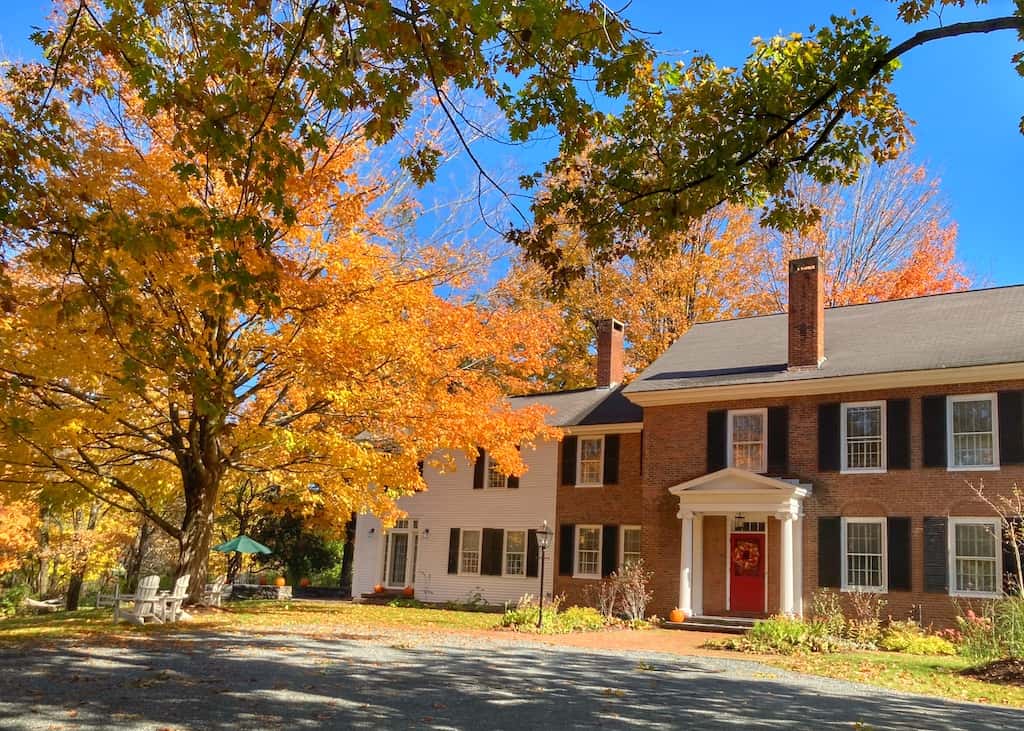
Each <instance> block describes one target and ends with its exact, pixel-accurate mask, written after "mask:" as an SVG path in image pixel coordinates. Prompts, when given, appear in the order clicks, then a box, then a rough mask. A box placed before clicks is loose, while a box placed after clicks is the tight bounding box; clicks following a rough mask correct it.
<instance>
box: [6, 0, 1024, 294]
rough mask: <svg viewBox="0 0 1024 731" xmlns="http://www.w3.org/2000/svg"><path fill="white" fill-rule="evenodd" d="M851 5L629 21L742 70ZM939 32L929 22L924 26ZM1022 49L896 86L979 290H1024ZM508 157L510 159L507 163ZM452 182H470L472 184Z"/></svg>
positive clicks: (919, 61) (937, 60)
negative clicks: (1015, 62) (777, 40)
mask: <svg viewBox="0 0 1024 731" xmlns="http://www.w3.org/2000/svg"><path fill="white" fill-rule="evenodd" d="M612 4H613V5H614V3H612ZM849 4H850V3H844V2H841V1H840V0H816V1H811V0H785V2H764V1H763V0H759V1H752V0H735V1H734V2H729V3H726V2H701V3H695V2H679V0H675V1H673V0H634V2H633V4H632V5H631V6H630V7H629V8H628V10H627V11H626V15H627V16H628V17H629V18H630V20H632V21H633V23H634V24H635V25H636V26H637V27H639V28H641V29H644V30H649V31H660V35H657V36H654V37H653V39H652V40H653V42H654V43H655V45H656V46H657V47H658V48H659V49H660V50H662V51H663V52H665V53H667V54H673V55H678V56H679V57H681V58H685V57H686V55H687V54H689V53H692V52H694V51H704V52H708V53H711V54H712V55H713V56H714V57H715V58H716V59H717V60H718V62H719V63H722V64H731V65H738V64H740V63H741V62H742V61H743V59H744V58H745V56H746V55H747V52H748V50H749V47H750V46H749V44H750V39H751V38H752V37H754V36H757V35H760V36H769V35H773V34H776V33H784V34H785V33H790V32H794V31H799V32H804V31H806V30H807V27H808V25H810V24H812V23H816V24H819V25H820V24H823V23H825V22H827V20H828V15H829V14H830V13H847V12H849ZM49 7H50V3H49V2H48V1H47V0H6V2H4V7H3V17H2V19H0V56H6V57H11V58H24V57H26V56H29V55H35V51H34V49H33V47H32V46H31V44H29V43H28V41H27V35H28V33H29V32H30V30H31V27H32V26H34V25H42V24H44V22H45V16H46V13H47V12H48V10H49ZM857 10H858V11H859V12H860V13H862V14H869V15H871V16H872V17H873V18H874V19H875V21H876V22H877V23H878V24H879V25H880V26H881V27H882V28H883V29H884V30H885V31H886V32H887V33H889V35H891V36H892V37H893V39H894V40H896V41H897V42H898V41H900V40H903V39H904V38H905V37H907V36H909V35H911V34H912V33H913V32H914V30H916V29H915V28H909V27H907V26H905V25H903V24H902V23H900V22H898V21H897V19H896V13H895V5H894V4H891V3H888V2H884V1H882V0H873V1H871V2H864V3H860V4H858V5H857ZM1011 12H1012V2H1009V1H1008V0H995V1H994V2H992V3H991V4H990V5H989V6H988V7H987V8H982V10H981V11H980V12H979V11H975V10H968V11H960V10H957V9H950V10H948V11H947V12H946V14H945V17H944V18H943V20H944V22H945V23H947V24H948V23H952V22H957V21H960V20H966V19H970V18H972V17H991V16H996V15H1008V14H1010V13H1011ZM937 23H938V21H936V20H934V19H933V20H931V21H928V22H926V23H923V24H922V25H921V27H932V26H934V25H937ZM1020 48H1021V45H1020V43H1019V42H1018V41H1017V39H1016V37H1015V34H1014V33H1012V32H1006V31H1003V32H1000V33H995V34H990V35H988V36H974V37H968V38H956V39H949V40H943V41H939V42H936V43H933V44H931V45H929V46H925V47H923V48H918V49H916V50H914V51H912V52H911V53H910V54H908V55H907V56H905V57H904V63H903V68H902V69H901V70H900V71H899V72H898V73H897V77H896V82H895V87H894V88H895V91H896V93H897V94H898V96H899V98H900V101H901V103H902V105H903V107H904V109H905V110H906V111H907V113H908V114H909V116H910V117H911V118H912V119H913V120H914V121H915V122H916V127H915V128H914V134H915V136H916V138H917V144H916V146H915V148H914V153H913V154H914V158H915V159H916V160H917V161H918V162H922V163H925V164H927V165H928V167H929V169H930V171H931V172H932V173H933V174H935V175H937V176H938V177H940V179H941V181H942V190H943V193H944V195H945V197H946V199H947V200H948V201H949V203H950V205H951V208H952V212H953V218H954V219H955V220H956V222H957V223H958V224H959V227H960V237H959V244H958V252H959V256H960V258H961V259H962V260H963V261H964V262H965V263H966V265H967V268H968V271H969V273H970V274H971V275H972V278H973V279H974V281H975V284H976V285H980V286H989V285H1000V284H1012V283H1019V282H1024V255H1022V253H1024V252H1022V248H1021V245H1020V239H1021V228H1022V222H1024V220H1022V219H1024V205H1022V203H1024V200H1022V196H1021V183H1022V182H1024V136H1022V135H1021V134H1020V132H1019V131H1018V124H1019V120H1020V117H1021V114H1024V79H1022V78H1021V77H1020V76H1018V75H1017V74H1016V72H1015V71H1014V70H1013V67H1012V65H1011V63H1010V57H1011V56H1012V55H1013V53H1015V52H1016V51H1017V50H1018V49H1020ZM543 152H544V149H543V147H541V148H539V149H534V150H533V151H518V152H517V151H514V150H513V151H512V152H511V153H510V152H509V151H508V149H507V148H504V150H494V151H489V154H488V155H487V157H488V158H489V159H492V160H494V162H495V163H496V164H497V165H498V167H506V166H514V167H519V166H518V165H516V164H515V161H514V160H513V159H511V158H512V157H513V156H514V157H516V158H518V160H519V162H520V163H521V162H522V160H523V159H531V158H532V159H540V157H541V155H542V154H543ZM524 153H525V154H524ZM500 155H506V156H508V157H509V158H510V159H507V160H501V159H500ZM455 177H457V178H462V179H463V180H464V179H465V174H464V173H463V174H458V175H456V176H455ZM463 185H464V183H463Z"/></svg>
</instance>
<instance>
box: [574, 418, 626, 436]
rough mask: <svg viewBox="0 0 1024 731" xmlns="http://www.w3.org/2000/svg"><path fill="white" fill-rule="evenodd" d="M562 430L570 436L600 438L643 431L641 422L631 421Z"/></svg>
mask: <svg viewBox="0 0 1024 731" xmlns="http://www.w3.org/2000/svg"><path fill="white" fill-rule="evenodd" d="M562 430H563V431H564V432H565V433H566V434H570V435H572V436H580V437H586V436H595V437H596V436H600V435H602V434H639V433H640V432H642V431H643V430H644V423H643V422H642V421H631V422H628V423H624V424H586V425H583V426H563V427H562Z"/></svg>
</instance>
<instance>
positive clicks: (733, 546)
mask: <svg viewBox="0 0 1024 731" xmlns="http://www.w3.org/2000/svg"><path fill="white" fill-rule="evenodd" d="M729 609H730V610H731V611H733V612H755V613H761V612H764V533H733V534H732V539H731V540H730V541H729Z"/></svg>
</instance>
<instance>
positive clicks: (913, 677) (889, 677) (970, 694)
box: [758, 652, 1024, 708]
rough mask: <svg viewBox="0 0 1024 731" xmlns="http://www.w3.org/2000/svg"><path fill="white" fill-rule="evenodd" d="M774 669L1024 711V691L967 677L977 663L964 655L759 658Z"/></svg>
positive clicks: (891, 653)
mask: <svg viewBox="0 0 1024 731" xmlns="http://www.w3.org/2000/svg"><path fill="white" fill-rule="evenodd" d="M758 659H759V660H761V661H762V662H764V663H766V664H768V665H774V666H776V667H781V668H785V669H786V670H793V671H796V672H800V673H808V674H811V675H823V676H825V677H828V678H837V679H840V680H852V681H856V682H860V683H868V684H870V685H878V686H881V687H883V688H891V689H893V690H899V691H903V692H905V693H920V694H922V695H931V696H939V697H941V698H950V699H953V700H958V701H971V702H974V703H997V704H1000V705H1006V706H1016V707H1018V708H1024V688H1021V687H1014V686H1008V685H1000V684H996V683H988V682H985V681H983V680H978V679H975V678H970V677H966V676H964V675H961V672H962V671H963V670H966V669H967V668H969V667H971V666H972V665H973V664H974V663H972V662H971V661H970V660H967V659H966V658H962V657H926V656H921V655H904V654H901V653H894V652H851V653H838V654H833V655H821V654H805V655H788V656H768V657H761V658H758Z"/></svg>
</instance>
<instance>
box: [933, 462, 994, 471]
mask: <svg viewBox="0 0 1024 731" xmlns="http://www.w3.org/2000/svg"><path fill="white" fill-rule="evenodd" d="M998 470H999V465H997V464H992V465H979V466H977V467H954V466H952V465H950V466H948V467H946V471H947V472H996V471H998Z"/></svg>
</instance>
